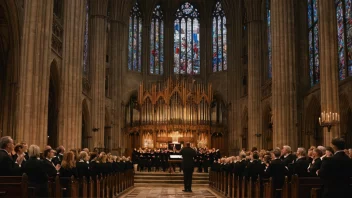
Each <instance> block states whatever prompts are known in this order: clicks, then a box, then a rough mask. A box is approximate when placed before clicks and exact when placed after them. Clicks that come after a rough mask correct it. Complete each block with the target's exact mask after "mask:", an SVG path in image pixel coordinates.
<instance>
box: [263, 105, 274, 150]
mask: <svg viewBox="0 0 352 198" xmlns="http://www.w3.org/2000/svg"><path fill="white" fill-rule="evenodd" d="M262 126H263V129H262V130H263V134H262V135H263V139H262V140H263V148H264V149H272V148H273V123H272V109H271V106H270V104H266V105H265V107H264V109H263V118H262Z"/></svg>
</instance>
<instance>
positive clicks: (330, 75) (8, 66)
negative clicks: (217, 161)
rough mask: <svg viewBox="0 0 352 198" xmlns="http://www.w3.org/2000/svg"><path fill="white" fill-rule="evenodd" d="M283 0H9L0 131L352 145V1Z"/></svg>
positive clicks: (22, 135) (122, 149)
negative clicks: (335, 141)
mask: <svg viewBox="0 0 352 198" xmlns="http://www.w3.org/2000/svg"><path fill="white" fill-rule="evenodd" d="M279 1H281V0H271V1H269V0H188V1H185V0H74V1H72V0H0V136H5V135H9V136H11V137H12V138H13V139H14V140H15V142H21V141H26V142H28V144H37V145H39V146H40V147H41V148H43V147H44V146H45V145H51V146H53V147H57V146H59V145H65V147H66V148H69V149H71V148H85V147H87V148H90V149H93V148H97V149H101V150H106V151H109V152H112V153H116V154H124V153H131V152H132V149H133V148H139V147H142V148H166V147H167V145H168V143H170V142H179V143H182V144H183V143H185V142H190V143H191V144H192V146H197V147H208V148H219V149H220V150H221V151H222V152H223V153H228V154H230V155H231V154H234V153H238V151H240V150H241V149H242V148H252V147H257V148H264V149H272V148H275V147H277V146H279V147H281V146H282V145H290V146H292V147H293V148H297V147H298V146H303V147H305V148H309V146H311V145H329V144H330V142H331V139H332V138H333V137H336V136H339V137H344V138H345V140H346V144H347V147H352V10H351V9H352V8H351V0H336V1H334V5H335V6H326V5H325V4H324V3H318V1H317V0H295V1H287V3H279ZM318 4H319V7H318ZM320 119H322V120H320ZM324 121H325V122H324ZM330 121H331V122H330ZM329 124H330V125H329Z"/></svg>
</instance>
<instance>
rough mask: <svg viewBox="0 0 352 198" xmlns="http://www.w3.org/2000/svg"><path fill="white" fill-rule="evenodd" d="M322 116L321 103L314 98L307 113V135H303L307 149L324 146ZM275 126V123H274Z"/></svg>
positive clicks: (305, 130)
mask: <svg viewBox="0 0 352 198" xmlns="http://www.w3.org/2000/svg"><path fill="white" fill-rule="evenodd" d="M320 114H321V107H320V101H319V100H318V99H317V98H316V97H315V96H313V97H312V98H311V100H310V101H309V103H308V106H307V108H306V113H305V129H304V132H305V134H302V136H304V137H302V139H303V140H304V141H303V144H304V146H305V147H306V148H308V147H309V146H311V145H322V144H323V140H324V137H323V130H322V128H321V127H320V125H319V117H320ZM274 124H275V123H274Z"/></svg>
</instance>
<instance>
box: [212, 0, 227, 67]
mask: <svg viewBox="0 0 352 198" xmlns="http://www.w3.org/2000/svg"><path fill="white" fill-rule="evenodd" d="M212 35H213V64H212V65H213V72H218V71H222V70H227V29H226V16H225V12H224V10H223V8H222V5H221V3H220V1H217V2H216V4H215V8H214V11H213V31H212Z"/></svg>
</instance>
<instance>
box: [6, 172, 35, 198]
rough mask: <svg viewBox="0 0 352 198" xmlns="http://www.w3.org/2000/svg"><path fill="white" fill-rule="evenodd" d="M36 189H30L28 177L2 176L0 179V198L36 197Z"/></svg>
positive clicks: (24, 175)
mask: <svg viewBox="0 0 352 198" xmlns="http://www.w3.org/2000/svg"><path fill="white" fill-rule="evenodd" d="M33 193H34V189H28V176H27V175H26V174H23V176H1V177H0V197H4V198H5V197H6V198H7V197H8V198H13V197H21V198H27V197H28V196H29V195H31V196H30V197H34V194H33Z"/></svg>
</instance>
